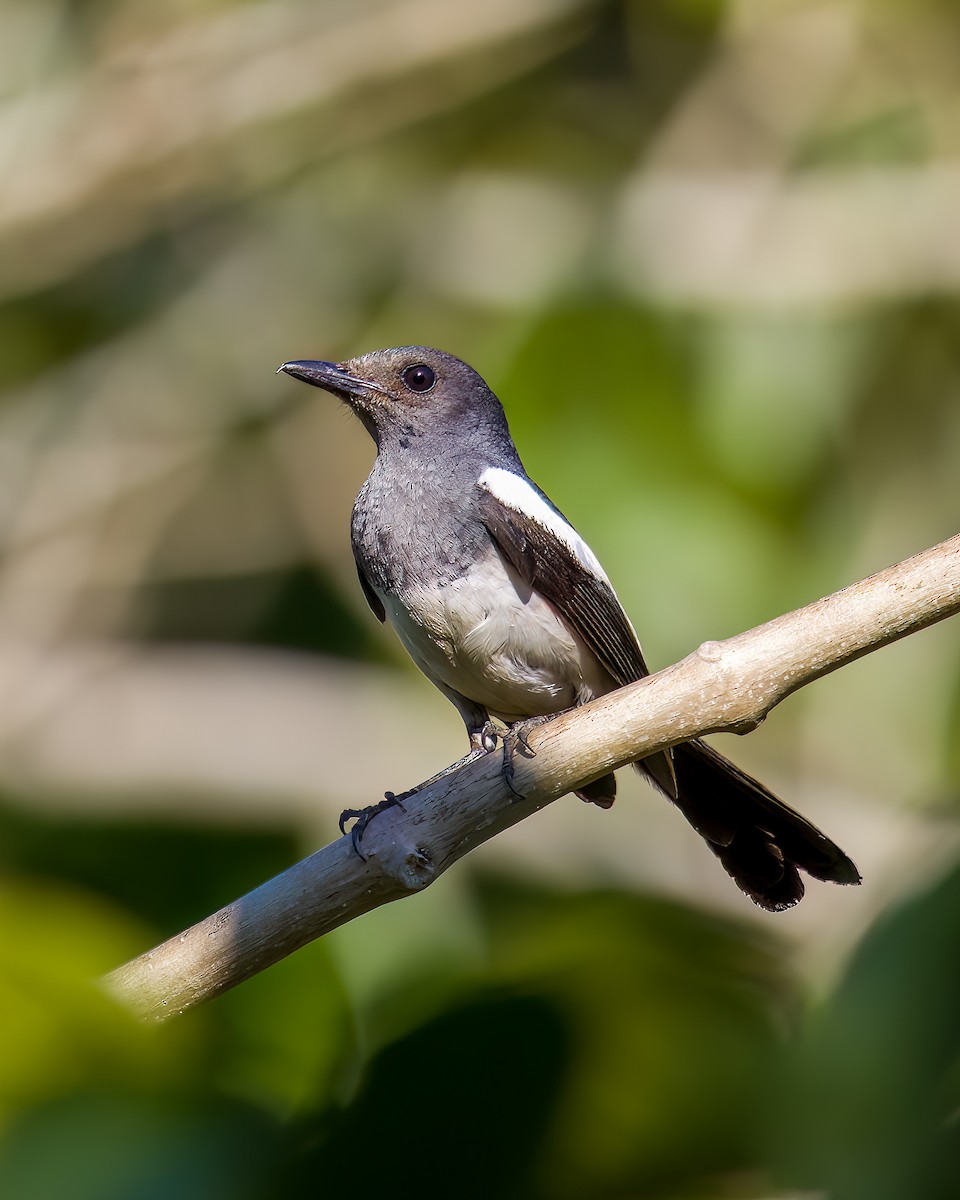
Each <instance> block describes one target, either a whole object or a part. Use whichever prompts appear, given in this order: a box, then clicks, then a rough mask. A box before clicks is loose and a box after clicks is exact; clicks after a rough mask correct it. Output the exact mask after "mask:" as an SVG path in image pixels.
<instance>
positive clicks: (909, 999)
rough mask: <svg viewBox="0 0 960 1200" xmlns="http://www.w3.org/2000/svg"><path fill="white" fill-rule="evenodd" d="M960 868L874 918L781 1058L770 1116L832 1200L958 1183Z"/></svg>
mask: <svg viewBox="0 0 960 1200" xmlns="http://www.w3.org/2000/svg"><path fill="white" fill-rule="evenodd" d="M958 943H960V870H954V871H953V872H952V873H950V874H949V875H948V876H947V877H946V878H945V879H943V880H941V881H939V882H938V883H936V884H935V885H934V886H933V887H931V888H930V889H929V890H928V891H925V892H924V893H922V894H921V895H918V896H916V897H914V898H913V899H912V900H910V901H908V902H906V903H905V904H902V905H901V906H900V907H898V908H897V909H895V910H894V911H892V912H891V913H889V914H887V915H886V916H884V917H882V918H881V919H880V921H879V922H878V923H877V925H876V926H875V927H874V928H873V929H872V930H871V931H870V932H869V934H868V935H867V937H866V938H865V939H864V941H863V943H862V944H861V946H860V947H859V948H858V950H857V952H856V954H855V955H854V957H853V960H852V962H851V963H850V966H849V968H848V970H847V972H846V974H845V977H844V979H843V980H842V981H841V983H840V984H839V986H838V988H837V989H836V991H835V992H834V994H833V995H832V996H831V997H829V998H828V1000H827V1001H826V1002H825V1003H824V1004H823V1005H822V1006H821V1007H820V1009H819V1011H818V1012H817V1014H816V1016H815V1019H814V1020H813V1021H812V1023H811V1026H810V1029H809V1031H808V1033H807V1035H806V1036H805V1037H804V1038H803V1040H802V1041H801V1042H800V1043H799V1045H798V1046H797V1048H796V1053H795V1054H794V1055H792V1056H791V1060H790V1062H791V1066H792V1070H791V1073H790V1077H789V1079H788V1081H787V1087H788V1095H790V1097H791V1099H790V1103H789V1104H788V1105H787V1106H786V1107H785V1108H784V1110H783V1111H782V1112H780V1113H778V1114H775V1115H776V1116H778V1117H779V1118H780V1119H779V1120H777V1121H776V1122H768V1124H770V1125H771V1128H772V1130H773V1136H774V1139H775V1142H776V1145H777V1148H778V1151H779V1155H780V1157H781V1160H782V1161H783V1163H784V1164H785V1166H786V1167H787V1169H788V1171H789V1173H790V1175H791V1176H792V1177H793V1178H795V1179H797V1180H799V1181H801V1183H802V1185H803V1186H809V1187H816V1188H824V1187H825V1188H827V1189H828V1191H829V1194H830V1196H831V1197H832V1198H833V1200H902V1198H903V1197H905V1196H910V1197H911V1198H916V1200H949V1198H952V1197H954V1196H956V1191H957V1180H958V1178H960V1136H958V1126H957V1112H958V1110H960V1088H958V1086H957V1085H958V1078H960V1077H958V1074H957V1071H958V1067H960V958H958V956H957V953H956V947H957V945H958Z"/></svg>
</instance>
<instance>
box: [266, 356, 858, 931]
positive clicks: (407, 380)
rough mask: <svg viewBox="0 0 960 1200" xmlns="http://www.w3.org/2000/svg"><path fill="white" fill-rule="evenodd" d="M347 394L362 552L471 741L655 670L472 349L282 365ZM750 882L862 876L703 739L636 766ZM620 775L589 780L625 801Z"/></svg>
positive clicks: (777, 894) (753, 886) (752, 885)
mask: <svg viewBox="0 0 960 1200" xmlns="http://www.w3.org/2000/svg"><path fill="white" fill-rule="evenodd" d="M279 370H280V371H285V372H286V373H287V374H288V375H292V376H293V377H294V378H296V379H300V380H303V381H304V382H305V383H309V384H312V385H313V386H314V387H319V388H323V389H325V390H326V391H328V392H332V393H333V395H335V396H337V397H338V398H339V399H340V400H342V401H343V402H344V403H345V404H346V405H347V406H348V407H349V408H350V409H352V410H353V412H355V413H356V415H357V416H358V417H359V418H360V420H361V421H362V422H363V425H364V426H365V427H366V429H367V431H368V432H369V433H370V435H371V436H372V437H373V440H374V441H375V442H376V446H377V456H376V461H375V463H374V466H373V469H372V471H371V472H370V476H369V478H368V479H367V481H366V483H364V485H363V487H362V488H361V489H360V493H359V495H358V496H357V499H356V503H355V505H354V509H353V520H352V530H351V532H352V542H353V553H354V557H355V559H356V563H357V572H358V574H359V576H360V586H361V587H362V588H363V592H364V595H365V596H366V598H367V602H368V603H369V605H370V608H371V609H372V610H373V612H374V615H375V616H376V617H377V618H378V619H379V620H380V621H386V620H389V621H390V623H391V625H392V626H393V627H394V629H395V630H396V632H397V635H398V636H399V638H400V640H401V642H402V643H403V645H404V646H405V648H406V649H407V651H408V653H409V654H410V656H411V658H412V659H413V661H414V662H415V663H416V664H417V666H418V667H419V668H420V669H421V671H423V673H424V674H425V675H426V676H427V678H428V679H430V680H431V681H432V682H433V683H434V684H436V686H437V687H438V688H439V689H440V691H441V692H443V694H444V695H445V696H446V697H447V698H448V699H449V700H450V701H452V703H453V704H454V705H455V706H456V708H457V709H458V711H459V712H460V715H461V716H462V717H463V720H464V723H465V724H466V727H467V733H468V735H469V738H470V746H471V748H472V749H473V750H491V749H493V747H494V746H495V745H496V743H497V737H498V727H497V726H496V725H494V724H493V722H492V720H491V718H496V720H497V721H500V722H502V723H503V724H504V725H506V726H508V727H513V728H514V729H515V730H517V729H520V730H522V729H523V726H522V725H521V724H520V723H521V722H525V721H527V720H528V719H530V718H545V717H549V716H551V715H554V714H557V713H560V712H563V711H564V710H566V709H569V708H572V707H574V706H575V705H579V704H584V703H586V702H587V701H588V700H591V699H593V698H594V697H596V696H601V695H604V694H605V693H606V692H610V691H612V690H613V689H615V688H617V687H622V686H623V685H624V684H627V683H632V682H634V681H635V680H637V679H640V678H642V677H643V676H644V675H646V674H647V673H648V672H647V667H646V664H645V663H644V660H643V654H642V653H641V650H640V643H639V642H638V640H637V635H636V633H635V632H634V630H633V626H632V625H631V624H630V621H629V619H628V618H627V616H626V614H625V612H624V611H623V608H622V607H621V605H620V602H619V600H618V599H617V597H616V594H615V593H614V591H613V588H612V587H611V585H610V582H609V580H608V579H607V576H606V575H605V574H604V571H603V568H602V567H601V566H600V563H599V562H598V561H597V558H596V556H595V555H594V554H593V552H592V551H591V550H590V547H589V546H588V545H587V543H586V542H585V541H584V540H583V538H582V537H581V536H580V535H579V533H577V531H576V530H575V529H574V527H573V526H572V525H571V524H570V522H569V521H568V520H567V519H566V518H565V517H564V516H563V514H562V513H561V512H560V510H559V509H558V508H557V507H556V506H555V505H554V504H552V503H551V501H550V500H548V499H547V497H546V496H545V495H544V493H543V492H542V491H541V490H540V488H538V487H537V485H536V484H535V483H534V482H533V480H532V479H531V478H530V477H529V476H528V475H527V473H526V471H525V470H524V468H523V464H522V463H521V461H520V456H519V454H518V453H517V449H516V447H515V446H514V444H513V439H512V438H511V436H510V431H509V429H508V427H507V420H506V417H505V415H504V411H503V408H502V406H501V404H500V401H499V400H498V399H497V397H496V396H495V395H494V394H493V392H492V391H491V390H490V388H489V387H488V386H487V384H486V383H485V382H484V381H483V379H481V378H480V376H479V375H478V374H477V373H476V371H474V370H473V369H472V368H471V367H469V366H467V365H466V363H463V362H461V361H460V360H459V359H457V358H454V357H453V356H452V355H450V354H445V353H443V352H442V351H439V350H430V349H427V348H425V347H422V346H403V347H400V348H398V349H393V350H376V351H374V352H372V353H370V354H364V355H362V356H361V357H359V358H353V359H350V360H349V361H347V362H342V363H331V362H320V361H298V362H288V363H284V364H283V366H282V367H280V368H279ZM635 766H636V768H637V770H638V771H640V773H641V774H643V775H645V776H646V777H647V778H648V779H649V780H650V782H651V783H653V784H654V786H655V787H656V788H658V789H659V790H660V791H661V792H663V793H664V794H665V795H666V796H667V798H668V799H669V800H671V801H672V802H673V803H674V804H675V805H676V806H677V808H679V809H680V811H681V812H682V813H683V815H684V816H685V817H686V818H687V820H688V821H689V822H690V824H691V825H692V826H693V828H694V829H695V830H696V831H697V833H699V834H700V835H701V837H703V839H704V840H705V841H706V843H707V845H708V846H709V847H710V849H711V850H712V851H713V853H714V854H715V855H716V856H717V858H719V859H720V862H721V863H722V864H723V866H724V867H725V869H726V870H727V872H728V873H729V874H730V875H731V876H732V878H733V879H734V880H735V882H736V883H737V884H738V885H739V886H740V888H741V889H742V890H743V891H744V892H745V893H746V894H747V895H748V896H750V897H751V899H753V900H754V901H755V902H756V903H757V904H759V905H760V906H761V907H763V908H766V909H770V910H772V911H777V910H780V909H785V908H789V907H790V906H791V905H793V904H796V903H797V901H798V900H799V899H800V898H801V897H802V896H803V882H802V880H801V878H800V875H799V873H798V868H799V869H800V870H803V871H805V872H806V873H807V874H808V875H812V876H813V877H814V878H816V879H823V880H828V881H830V882H833V883H859V882H860V875H859V873H858V871H857V868H856V867H855V866H854V864H853V863H852V862H851V861H850V859H849V858H848V857H847V856H846V855H845V854H844V853H843V851H842V850H840V848H839V847H838V846H836V845H834V843H833V842H832V841H830V839H829V838H827V837H826V836H825V835H824V834H822V833H821V832H820V831H819V830H818V829H816V828H815V827H814V826H813V825H812V824H811V823H810V822H809V821H807V820H806V819H805V818H804V817H802V816H800V814H799V813H796V812H794V811H793V809H791V808H788V807H787V805H786V804H784V803H783V802H782V801H781V800H778V799H777V797H776V796H774V795H773V794H772V793H771V792H770V791H768V790H767V788H765V787H764V786H763V784H761V783H759V782H758V781H757V780H755V779H752V778H751V777H750V776H749V775H747V774H745V773H744V772H743V771H741V770H740V769H739V768H738V767H736V766H734V764H733V763H731V762H729V761H728V760H727V759H725V758H723V757H722V755H720V754H718V753H717V752H716V751H715V750H714V749H713V748H712V747H710V746H707V745H706V744H705V743H703V742H700V741H691V742H687V743H685V744H683V745H681V746H677V747H675V748H674V749H673V750H670V751H665V752H662V753H659V754H655V755H652V756H650V757H648V758H645V759H643V760H642V761H640V762H638V763H636V764H635ZM615 793H616V780H615V778H614V776H613V775H612V774H610V775H607V776H605V777H603V778H601V779H598V780H596V781H595V782H593V783H591V784H588V785H586V786H584V787H583V788H581V789H580V790H579V791H578V793H577V794H578V795H579V796H580V797H581V798H582V799H584V800H587V801H589V802H591V803H593V804H597V805H599V806H600V807H601V808H609V807H610V805H611V804H612V803H613V799H614V795H615Z"/></svg>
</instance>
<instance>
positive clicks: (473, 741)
mask: <svg viewBox="0 0 960 1200" xmlns="http://www.w3.org/2000/svg"><path fill="white" fill-rule="evenodd" d="M469 732H470V750H471V752H473V751H476V750H482V751H483V752H484V753H485V754H490V753H491V751H493V750H496V748H497V739H498V738H500V737H502V736H503V734H502V732H501V730H500V727H499V726H498V725H496V724H494V722H493V721H489V720H488V721H484V723H483V724H482V725H481V726H480V727H479V728H477V729H471V730H470V731H469ZM467 757H468V758H469V757H470V756H469V755H468V756H467ZM458 765H459V764H458Z"/></svg>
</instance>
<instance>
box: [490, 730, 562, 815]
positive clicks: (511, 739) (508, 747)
mask: <svg viewBox="0 0 960 1200" xmlns="http://www.w3.org/2000/svg"><path fill="white" fill-rule="evenodd" d="M559 715H560V714H559V713H546V714H544V715H543V716H541V717H528V718H527V719H526V720H525V721H514V723H513V724H512V725H511V726H510V727H509V728H508V729H507V732H506V733H505V734H504V737H503V781H504V783H505V784H506V785H507V787H508V788H509V789H510V791H511V792H513V794H514V795H515V796H516V798H517V799H518V800H523V799H525V797H524V795H523V793H522V792H518V791H517V789H516V788H515V787H514V786H513V780H514V774H515V772H514V768H513V760H514V758H516V755H517V752H518V751H520V753H522V754H523V757H524V758H536V756H537V752H536V750H534V748H533V747H532V746H531V745H530V743H529V741H528V740H527V738H528V737H529V735H530V734H531V733H532V732H533V730H534V729H536V728H537V727H538V726H540V725H546V723H547V722H548V721H552V720H553V718H554V717H557V716H559Z"/></svg>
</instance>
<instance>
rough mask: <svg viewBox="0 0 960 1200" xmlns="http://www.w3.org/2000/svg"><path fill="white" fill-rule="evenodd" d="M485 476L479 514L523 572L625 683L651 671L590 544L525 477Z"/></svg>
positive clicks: (491, 473) (500, 473)
mask: <svg viewBox="0 0 960 1200" xmlns="http://www.w3.org/2000/svg"><path fill="white" fill-rule="evenodd" d="M505 476H508V472H506V471H488V472H485V473H484V475H483V476H481V478H480V483H479V489H480V501H479V503H480V516H481V519H482V520H483V522H484V524H485V525H486V527H487V529H488V531H489V533H490V536H491V537H492V538H493V540H494V542H495V543H496V545H497V546H498V547H499V548H500V551H501V553H502V554H503V555H504V557H505V558H506V559H507V561H508V562H509V563H510V564H511V565H512V566H513V567H514V569H515V570H516V571H517V573H518V574H519V575H520V577H521V578H522V579H523V580H524V582H525V583H527V584H528V585H529V586H530V587H532V588H534V589H535V590H536V591H537V592H539V593H540V595H542V596H543V597H544V598H545V599H547V600H549V601H550V603H551V604H552V605H553V606H554V608H555V609H556V610H557V612H558V613H559V614H560V616H561V617H562V618H563V620H564V621H565V622H566V623H567V624H568V625H569V626H570V628H571V629H572V630H574V632H576V633H577V634H578V635H579V637H580V638H582V640H583V641H584V642H585V643H586V645H587V647H588V649H589V650H590V651H591V653H593V654H594V655H595V656H596V658H597V659H598V660H599V662H600V663H601V664H602V665H603V667H604V669H605V670H606V671H607V672H608V673H609V674H610V675H611V676H612V678H613V679H614V680H615V681H616V683H617V684H618V685H619V686H621V687H622V686H623V685H624V684H627V683H633V682H634V681H635V680H637V679H641V678H642V677H643V676H644V675H647V674H648V671H647V666H646V663H645V662H644V661H643V654H642V652H641V650H640V643H639V642H638V641H637V635H636V633H634V630H633V626H632V625H631V624H630V621H629V620H628V618H627V615H626V613H625V612H624V611H623V608H622V607H621V605H620V601H619V600H618V599H617V597H616V593H615V592H614V590H613V588H612V587H611V586H610V584H609V582H608V581H607V579H606V576H605V575H604V574H603V571H602V569H601V568H600V565H599V563H597V561H596V559H595V558H594V556H593V554H592V552H591V551H590V549H589V547H588V546H587V545H586V543H585V542H584V541H583V539H582V538H581V537H580V535H579V534H578V533H577V532H576V530H575V529H574V528H573V526H572V525H570V524H569V522H568V521H567V520H566V518H564V517H563V516H562V515H561V514H560V513H559V512H558V510H557V509H555V508H554V507H553V505H552V504H550V502H549V501H548V500H547V499H546V497H545V496H543V494H542V493H541V492H540V491H539V490H538V489H537V488H535V487H534V486H533V485H532V484H530V483H529V482H528V481H527V480H525V479H522V478H521V477H520V476H517V475H514V474H513V473H512V472H511V473H509V479H508V480H504V479H503V478H502V477H505Z"/></svg>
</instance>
